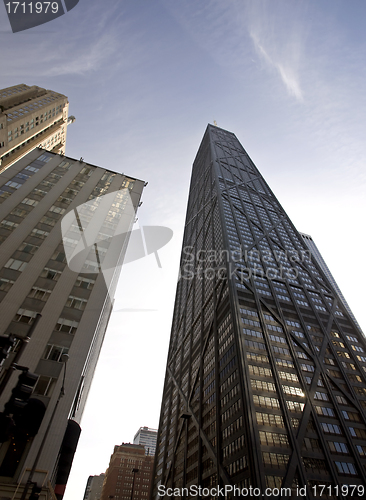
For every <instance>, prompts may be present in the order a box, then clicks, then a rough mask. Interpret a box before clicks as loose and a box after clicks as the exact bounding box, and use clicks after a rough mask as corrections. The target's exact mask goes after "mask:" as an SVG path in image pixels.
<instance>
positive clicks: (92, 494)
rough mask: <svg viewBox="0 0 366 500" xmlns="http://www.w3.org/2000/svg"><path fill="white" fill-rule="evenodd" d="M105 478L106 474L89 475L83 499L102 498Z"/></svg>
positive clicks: (96, 499)
mask: <svg viewBox="0 0 366 500" xmlns="http://www.w3.org/2000/svg"><path fill="white" fill-rule="evenodd" d="M104 480H105V474H104V473H103V474H99V476H89V477H88V481H87V483H86V487H85V493H84V499H83V500H100V497H101V495H102V489H103V483H104Z"/></svg>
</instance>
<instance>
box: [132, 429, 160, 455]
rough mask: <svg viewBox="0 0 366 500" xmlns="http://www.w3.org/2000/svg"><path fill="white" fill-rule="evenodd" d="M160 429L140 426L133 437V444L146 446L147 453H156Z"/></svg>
mask: <svg viewBox="0 0 366 500" xmlns="http://www.w3.org/2000/svg"><path fill="white" fill-rule="evenodd" d="M157 435H158V431H157V430H156V429H150V428H149V427H140V428H139V430H138V431H137V432H136V434H135V436H134V438H133V444H142V445H143V446H145V453H146V455H155V449H156V437H157Z"/></svg>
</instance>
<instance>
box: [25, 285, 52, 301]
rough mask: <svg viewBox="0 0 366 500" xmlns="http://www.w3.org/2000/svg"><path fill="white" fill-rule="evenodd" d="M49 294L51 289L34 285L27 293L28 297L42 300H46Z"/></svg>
mask: <svg viewBox="0 0 366 500" xmlns="http://www.w3.org/2000/svg"><path fill="white" fill-rule="evenodd" d="M50 295H51V290H46V289H44V288H39V287H37V286H34V287H33V288H32V289H31V291H30V292H29V294H28V297H31V298H33V299H39V300H42V301H43V302H46V301H47V299H48V298H49V296H50Z"/></svg>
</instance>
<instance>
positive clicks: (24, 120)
mask: <svg viewBox="0 0 366 500" xmlns="http://www.w3.org/2000/svg"><path fill="white" fill-rule="evenodd" d="M68 113H69V102H68V100H67V97H66V96H64V95H62V94H59V93H58V92H54V91H52V90H46V89H42V88H41V87H37V86H36V85H33V86H31V87H30V86H29V85H25V84H23V83H22V84H20V85H14V86H13V87H7V88H5V89H1V90H0V172H2V171H3V170H5V169H6V168H8V167H10V166H11V165H13V164H14V163H15V162H16V161H17V160H19V159H20V158H22V157H23V156H25V155H26V154H27V153H29V152H30V151H32V149H34V148H36V147H37V146H40V145H41V146H42V148H43V149H46V150H47V151H53V152H54V153H60V154H65V145H66V132H67V124H68V122H69V118H68ZM73 120H75V118H74V117H70V121H73Z"/></svg>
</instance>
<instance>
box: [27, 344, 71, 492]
mask: <svg viewBox="0 0 366 500" xmlns="http://www.w3.org/2000/svg"><path fill="white" fill-rule="evenodd" d="M68 359H69V356H68V354H63V355H62V357H61V360H62V361H63V367H64V374H63V378H62V386H61V389H60V393H59V395H58V398H57V401H56V404H55V407H54V409H53V411H52V415H51V417H50V420H49V422H48V425H47V429H46V431H45V433H44V436H43V439H42V442H41V444H40V446H39V448H38V452H37V455H36V458H35V459H34V462H33V466H32V468H31V471H30V473H29V476H28V479H27V482H26V484H25V486H24V490H23V493H22V496H21V497H20V500H25V498H26V496H27V493H28V490H29V487H30V486H31V485H32V484H33V485H34V483H33V481H32V479H33V476H34V473H35V471H36V467H37V465H38V461H39V459H40V457H41V454H42V451H43V448H44V445H45V443H46V440H47V437H48V433H49V431H50V428H51V425H52V422H53V419H54V417H55V414H56V411H57V408H58V405H59V402H60V400H61V398H62V397H63V396H64V395H65V377H66V363H67V361H68Z"/></svg>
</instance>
